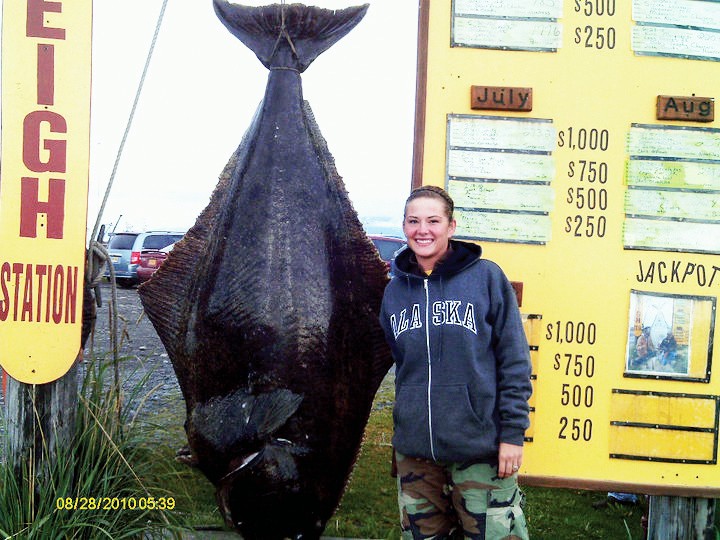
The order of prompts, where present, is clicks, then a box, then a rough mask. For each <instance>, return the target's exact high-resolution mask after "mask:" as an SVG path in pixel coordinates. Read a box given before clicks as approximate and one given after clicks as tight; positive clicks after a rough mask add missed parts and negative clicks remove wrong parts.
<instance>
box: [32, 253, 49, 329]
mask: <svg viewBox="0 0 720 540" xmlns="http://www.w3.org/2000/svg"><path fill="white" fill-rule="evenodd" d="M46 273H47V266H46V265H44V264H36V265H35V275H36V276H37V277H38V290H37V313H36V315H35V320H36V321H37V322H40V320H41V319H42V309H40V308H41V307H42V293H43V281H44V280H43V278H44V277H45V274H46Z"/></svg>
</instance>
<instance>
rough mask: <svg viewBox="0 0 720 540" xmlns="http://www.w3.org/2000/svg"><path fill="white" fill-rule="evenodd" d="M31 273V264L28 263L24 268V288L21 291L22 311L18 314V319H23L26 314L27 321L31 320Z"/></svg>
mask: <svg viewBox="0 0 720 540" xmlns="http://www.w3.org/2000/svg"><path fill="white" fill-rule="evenodd" d="M32 277H33V274H32V264H28V265H27V267H26V268H25V290H24V291H23V307H22V313H21V315H20V320H21V321H24V320H25V315H27V320H28V321H29V322H32V301H33V279H32Z"/></svg>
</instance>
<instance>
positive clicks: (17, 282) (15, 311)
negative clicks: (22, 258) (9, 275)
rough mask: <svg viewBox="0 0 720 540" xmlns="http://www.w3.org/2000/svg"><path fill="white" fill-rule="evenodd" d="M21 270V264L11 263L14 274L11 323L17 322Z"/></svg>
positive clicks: (22, 266)
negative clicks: (13, 299)
mask: <svg viewBox="0 0 720 540" xmlns="http://www.w3.org/2000/svg"><path fill="white" fill-rule="evenodd" d="M23 268H24V265H23V263H13V265H12V269H13V274H15V295H14V296H15V301H14V302H13V321H17V320H18V317H17V316H18V298H19V295H18V291H19V290H20V276H21V275H22V272H23Z"/></svg>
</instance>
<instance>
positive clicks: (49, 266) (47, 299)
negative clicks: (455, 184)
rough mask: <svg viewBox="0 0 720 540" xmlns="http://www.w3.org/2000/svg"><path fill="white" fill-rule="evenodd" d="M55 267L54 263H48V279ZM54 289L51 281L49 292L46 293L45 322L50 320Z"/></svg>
mask: <svg viewBox="0 0 720 540" xmlns="http://www.w3.org/2000/svg"><path fill="white" fill-rule="evenodd" d="M52 271H53V267H52V264H48V272H47V275H48V279H50V276H51V275H52ZM51 291H52V287H51V286H50V283H48V288H47V294H46V295H45V322H50V292H51Z"/></svg>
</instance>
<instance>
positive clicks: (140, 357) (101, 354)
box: [85, 283, 185, 446]
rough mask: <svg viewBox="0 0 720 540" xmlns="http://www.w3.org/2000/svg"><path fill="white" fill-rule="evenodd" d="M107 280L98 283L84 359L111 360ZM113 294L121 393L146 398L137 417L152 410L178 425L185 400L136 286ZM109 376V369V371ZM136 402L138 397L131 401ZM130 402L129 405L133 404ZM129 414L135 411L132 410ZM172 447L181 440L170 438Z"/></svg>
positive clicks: (150, 416)
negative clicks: (97, 305) (97, 303)
mask: <svg viewBox="0 0 720 540" xmlns="http://www.w3.org/2000/svg"><path fill="white" fill-rule="evenodd" d="M111 292H112V291H111V287H110V284H109V283H103V284H102V286H101V293H100V294H101V298H102V307H100V308H99V309H98V313H97V320H96V322H95V331H94V333H93V334H91V335H90V338H89V339H88V341H87V343H86V346H85V357H86V359H89V358H92V357H93V355H94V356H95V357H97V358H101V359H102V360H103V361H111V360H112V354H111V353H110V352H109V351H111V350H112V349H111V342H110V331H109V321H110V311H109V308H110V296H111ZM116 295H117V310H118V324H117V336H118V337H117V339H118V342H119V344H120V347H119V350H118V357H119V359H120V363H119V365H120V380H121V384H122V388H123V393H124V396H129V395H130V394H131V393H132V392H133V391H135V392H138V391H139V392H138V393H139V394H140V396H143V397H145V396H146V398H145V399H144V401H143V403H142V408H141V409H140V415H139V417H140V418H146V419H148V420H150V421H153V419H154V417H155V416H156V413H158V412H162V413H163V415H162V416H163V418H165V419H167V418H168V413H170V418H172V419H174V420H177V423H178V426H179V427H180V428H181V427H182V422H183V421H184V420H185V402H184V400H183V398H182V394H181V392H180V387H179V385H178V382H177V378H176V376H175V371H174V370H173V367H172V363H171V362H170V358H169V357H168V354H167V352H166V351H165V347H164V346H163V344H162V342H161V341H160V338H159V337H158V335H157V333H156V332H155V328H154V327H153V325H152V323H151V322H150V320H149V319H148V318H147V316H146V315H145V313H144V311H143V307H142V304H141V303H140V296H139V295H138V292H137V288H135V287H133V288H131V289H121V288H119V287H118V288H117V289H116ZM109 378H110V379H112V372H109ZM135 401H138V400H135ZM136 404H137V403H135V404H133V403H130V405H131V406H133V405H136ZM132 412H133V413H134V412H135V411H132ZM174 444H175V445H176V446H179V444H184V441H174Z"/></svg>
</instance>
